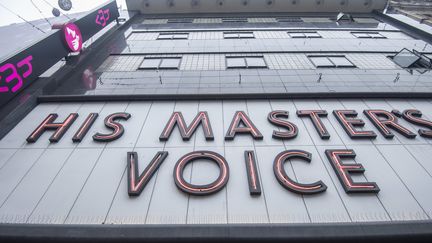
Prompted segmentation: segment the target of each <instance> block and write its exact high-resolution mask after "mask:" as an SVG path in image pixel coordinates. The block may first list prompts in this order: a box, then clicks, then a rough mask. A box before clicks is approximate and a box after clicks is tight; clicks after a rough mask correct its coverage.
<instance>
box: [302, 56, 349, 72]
mask: <svg viewBox="0 0 432 243" xmlns="http://www.w3.org/2000/svg"><path fill="white" fill-rule="evenodd" d="M331 57H338V58H340V57H343V58H345V60H347V61H348V62H349V63H350V64H351V65H350V66H347V65H341V66H338V65H336V63H335V62H333V61H332V60H331V59H330V58H331ZM307 58H308V59H309V61H310V62H311V63H312V64H313V65H314V67H315V68H317V69H318V68H357V66H356V65H355V64H354V63H353V62H352V61H351V60H350V59H348V58H347V57H346V55H307ZM313 58H327V60H328V61H329V62H330V63H332V64H333V65H332V66H317V65H316V64H315V62H314V61H313Z"/></svg>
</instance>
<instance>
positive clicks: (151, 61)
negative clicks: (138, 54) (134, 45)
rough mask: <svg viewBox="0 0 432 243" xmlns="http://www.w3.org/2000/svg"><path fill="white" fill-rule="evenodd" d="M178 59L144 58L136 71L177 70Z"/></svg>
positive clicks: (178, 65) (179, 59)
mask: <svg viewBox="0 0 432 243" xmlns="http://www.w3.org/2000/svg"><path fill="white" fill-rule="evenodd" d="M180 62H181V58H180V57H167V58H166V57H164V58H162V57H161V58H145V59H144V61H143V62H142V63H141V65H140V66H139V68H138V69H179V67H180Z"/></svg>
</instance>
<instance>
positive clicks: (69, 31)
mask: <svg viewBox="0 0 432 243" xmlns="http://www.w3.org/2000/svg"><path fill="white" fill-rule="evenodd" d="M63 34H64V40H65V42H66V45H67V47H68V48H69V50H70V51H72V52H79V51H80V50H81V48H82V40H83V38H82V35H81V31H80V29H79V28H78V26H77V25H76V24H74V23H67V24H65V25H64V26H63Z"/></svg>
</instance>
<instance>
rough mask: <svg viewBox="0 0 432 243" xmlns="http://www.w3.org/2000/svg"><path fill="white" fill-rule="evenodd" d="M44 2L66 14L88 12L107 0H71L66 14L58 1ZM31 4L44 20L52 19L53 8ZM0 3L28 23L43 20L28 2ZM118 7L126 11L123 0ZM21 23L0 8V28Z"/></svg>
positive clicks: (42, 3)
mask: <svg viewBox="0 0 432 243" xmlns="http://www.w3.org/2000/svg"><path fill="white" fill-rule="evenodd" d="M46 1H47V2H49V3H50V4H51V5H52V6H54V7H56V8H57V9H59V10H60V11H61V12H62V13H66V14H69V13H78V12H84V11H89V10H91V9H93V8H96V7H97V6H99V5H101V4H103V3H105V2H108V0H72V9H71V10H69V11H67V12H66V11H63V10H62V9H60V7H59V6H58V0H46ZM33 2H34V3H35V5H36V6H37V7H38V8H39V9H40V10H41V11H42V14H43V16H45V17H46V18H50V17H54V16H53V15H52V13H51V11H52V9H53V8H52V7H51V6H50V5H48V4H47V3H46V2H45V1H44V0H33ZM0 3H1V4H2V5H4V6H6V7H7V8H9V9H10V10H12V11H13V12H15V13H17V14H19V15H20V16H21V17H23V18H24V19H26V20H28V21H31V20H36V19H42V18H43V16H42V15H41V13H40V12H39V10H37V9H36V8H35V7H34V6H33V4H32V3H31V1H30V0H0ZM120 5H121V7H122V9H126V3H125V0H117V6H119V7H120ZM21 22H23V21H22V20H21V19H20V18H18V17H17V16H15V15H14V14H12V13H10V12H9V11H8V10H6V9H4V8H3V7H2V6H0V26H4V25H9V24H11V23H21Z"/></svg>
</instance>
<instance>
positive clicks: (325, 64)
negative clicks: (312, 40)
mask: <svg viewBox="0 0 432 243" xmlns="http://www.w3.org/2000/svg"><path fill="white" fill-rule="evenodd" d="M308 58H309V60H311V62H312V63H313V64H314V65H315V67H317V68H353V67H356V66H355V65H354V64H353V63H352V62H351V61H350V60H348V59H347V58H346V57H345V56H308Z"/></svg>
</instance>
